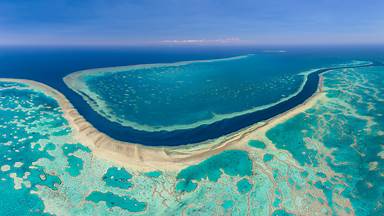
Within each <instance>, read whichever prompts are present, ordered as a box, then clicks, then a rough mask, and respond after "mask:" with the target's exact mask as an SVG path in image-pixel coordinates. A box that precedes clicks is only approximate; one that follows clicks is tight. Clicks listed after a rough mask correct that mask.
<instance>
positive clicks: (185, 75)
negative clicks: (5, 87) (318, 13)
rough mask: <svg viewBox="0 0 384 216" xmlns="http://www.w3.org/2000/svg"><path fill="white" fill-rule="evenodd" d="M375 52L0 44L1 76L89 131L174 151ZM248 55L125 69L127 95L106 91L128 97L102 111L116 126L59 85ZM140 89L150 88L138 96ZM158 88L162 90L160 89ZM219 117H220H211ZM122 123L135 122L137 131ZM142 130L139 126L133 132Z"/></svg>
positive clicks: (236, 126) (249, 119) (231, 128)
mask: <svg viewBox="0 0 384 216" xmlns="http://www.w3.org/2000/svg"><path fill="white" fill-rule="evenodd" d="M381 53H382V49H381V47H373V46H360V47H357V46H354V47H348V46H343V47H340V46H339V47H309V46H308V47H272V48H270V47H247V48H245V47H154V48H150V47H120V48H118V47H2V48H1V49H0V77H3V78H22V79H32V80H35V81H39V82H42V83H45V84H47V85H49V86H51V87H53V88H55V89H57V90H59V91H60V92H62V93H63V94H64V95H65V96H66V97H67V98H68V99H69V100H70V101H71V103H72V104H73V105H74V106H75V108H76V109H77V110H78V111H79V113H80V114H81V115H83V116H84V117H85V118H86V119H87V120H88V121H89V122H90V123H91V124H92V125H93V126H95V127H96V128H97V129H98V130H100V131H102V132H104V133H106V134H108V135H109V136H111V137H112V138H115V139H117V140H122V141H127V142H134V143H140V144H144V145H153V146H163V145H170V146H175V145H183V144H190V143H197V142H201V141H205V140H208V139H214V138H218V137H220V136H223V135H226V134H229V133H232V132H235V131H237V130H240V129H242V128H244V127H247V126H250V125H252V124H255V123H257V122H259V121H263V120H266V119H268V118H270V117H273V116H275V115H277V114H279V113H282V112H284V111H286V110H287V109H290V108H292V107H294V106H296V105H298V104H300V103H302V102H303V101H304V100H305V99H306V98H308V97H309V96H310V95H311V94H313V91H314V89H315V88H316V85H317V81H316V80H312V82H311V83H308V85H309V86H308V87H307V88H304V90H305V91H303V92H302V94H301V95H298V98H297V100H296V101H294V102H292V101H291V103H289V104H285V105H284V104H281V105H280V106H278V107H274V109H273V110H264V111H263V112H259V113H258V114H257V113H256V114H255V113H254V112H251V113H246V114H245V115H233V116H232V115H231V114H233V113H236V112H240V113H241V112H243V111H247V110H250V109H252V108H255V107H256V108H257V107H260V106H263V105H268V104H271V103H274V102H278V101H280V100H281V99H284V98H286V97H289V96H290V95H292V94H294V93H295V92H296V91H298V90H299V89H300V86H301V84H302V83H303V75H300V74H301V73H305V72H307V71H308V70H311V69H316V68H324V67H331V66H335V65H337V64H344V63H347V62H350V61H353V60H360V61H365V60H368V61H372V60H380V56H383V55H382V54H381ZM248 54H253V55H252V56H250V57H248V58H244V59H239V60H233V61H218V62H216V63H215V62H213V63H212V62H211V63H193V64H190V65H188V66H184V67H173V72H172V70H169V68H170V67H162V68H161V70H157V69H148V70H141V71H140V70H136V71H132V73H131V74H133V75H132V77H130V79H128V80H127V82H125V83H123V82H122V83H123V84H124V85H129V86H131V87H132V89H133V90H132V91H131V92H128V94H127V95H126V96H124V97H122V98H119V96H121V95H120V94H118V90H119V89H121V88H122V86H120V87H119V88H116V89H115V90H117V92H115V93H113V91H112V92H109V93H112V95H113V94H115V95H114V97H115V100H116V101H122V99H124V98H128V99H132V98H133V99H134V100H133V101H131V100H127V103H126V104H124V103H123V104H121V105H119V106H115V107H114V106H113V105H116V102H114V101H111V103H110V105H109V108H110V109H111V110H112V111H113V114H115V116H119V118H118V119H119V120H120V121H113V120H112V119H111V118H108V116H111V115H110V114H109V115H101V114H100V113H101V112H100V110H97V109H92V107H91V106H89V104H88V103H87V102H86V101H85V100H84V99H83V98H82V97H81V96H79V95H78V94H76V93H75V92H74V91H72V90H71V89H69V88H68V87H67V86H66V85H65V83H64V82H63V77H65V76H67V75H69V74H71V73H73V72H75V71H79V70H85V69H92V68H100V67H114V66H126V65H137V64H152V63H174V62H180V61H196V60H212V59H221V58H229V57H234V56H243V55H248ZM171 68H172V67H171ZM175 71H176V72H175ZM160 75H161V76H160ZM155 76H156V77H157V78H156V79H154V78H153V77H155ZM142 77H144V80H143V79H142ZM159 77H161V79H159ZM175 77H176V78H175ZM146 78H147V79H146ZM151 78H152V79H151ZM118 80H119V79H118ZM120 80H121V79H120ZM110 81H111V80H108V79H105V80H104V81H103V82H101V83H100V86H99V87H101V86H106V87H107V88H108V84H110V86H112V87H117V86H116V85H114V83H113V82H112V83H111V82H110ZM104 82H105V83H104ZM173 83H174V85H172V84H173ZM178 84H179V88H177V85H178ZM145 86H149V87H148V88H147V89H151V90H150V91H140V89H145V88H144V87H145ZM98 89H100V88H98V86H97V85H95V86H93V90H94V91H95V90H98ZM162 89H163V90H164V89H166V90H165V91H163V92H162V91H161V90H162ZM215 91H216V92H215ZM99 93H101V92H99ZM107 96H108V95H104V98H108V97H107ZM132 96H134V97H132ZM135 101H136V102H135ZM107 104H108V103H107ZM127 104H131V105H132V106H127ZM93 108H95V107H93ZM125 108H126V109H125ZM134 108H135V109H134ZM98 111H99V112H98ZM220 115H224V116H226V118H225V119H220V118H216V117H217V116H220ZM126 122H134V123H135V124H134V125H136V127H135V126H134V125H130V124H129V123H126ZM199 123H201V124H199ZM137 125H138V126H137ZM142 125H144V127H140V126H142ZM180 125H184V126H185V125H186V126H185V127H179V126H180ZM148 128H149V129H148Z"/></svg>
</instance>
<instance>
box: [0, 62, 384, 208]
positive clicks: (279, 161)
mask: <svg viewBox="0 0 384 216" xmlns="http://www.w3.org/2000/svg"><path fill="white" fill-rule="evenodd" d="M383 72H384V68H383V67H371V68H361V69H342V70H335V71H332V72H329V73H327V74H325V80H324V82H325V83H324V90H325V92H326V97H325V99H322V100H320V101H319V102H318V103H317V104H316V105H314V106H313V107H312V108H311V109H309V110H306V111H305V112H303V113H301V114H299V115H297V116H295V117H293V118H292V119H289V120H288V121H286V122H283V123H281V124H279V125H277V126H276V127H274V128H272V129H270V130H269V131H268V132H267V133H266V134H258V133H257V132H256V133H255V134H254V138H253V139H252V140H253V143H255V141H257V142H256V143H260V142H262V143H264V144H265V146H262V148H258V147H252V146H250V147H249V150H247V151H244V150H228V151H225V152H222V153H219V154H217V155H215V156H212V157H211V158H209V159H207V160H206V161H202V162H201V163H199V164H196V165H194V166H190V167H187V168H185V169H184V170H181V171H180V172H161V175H156V176H157V177H153V176H152V175H148V173H140V172H137V171H130V170H124V169H121V168H120V167H115V166H114V165H113V164H111V163H109V162H107V161H104V160H100V159H98V158H95V157H93V156H92V153H91V152H89V150H88V149H87V148H85V147H82V145H81V143H78V141H76V140H75V139H74V138H73V137H72V136H71V134H70V131H71V128H70V127H69V126H68V124H67V122H66V121H65V119H64V118H62V116H61V114H62V112H61V110H60V108H59V107H58V106H57V103H56V102H55V101H54V100H53V99H52V98H49V97H47V96H45V95H44V94H43V93H41V92H39V91H36V90H34V89H33V88H30V87H27V86H25V85H19V84H17V83H14V84H13V83H11V84H10V83H8V84H7V85H6V87H4V86H5V85H2V86H3V87H1V88H0V100H1V103H0V105H1V112H2V115H1V116H0V121H1V124H0V125H1V127H0V130H1V134H2V136H1V137H0V139H1V145H0V151H1V153H2V158H1V160H0V167H1V171H0V185H1V188H2V189H4V188H5V189H6V190H1V192H0V193H1V196H0V206H1V208H0V213H1V214H2V215H5V214H14V215H41V214H42V212H44V211H45V212H46V213H47V214H48V213H50V214H59V215H60V214H70V215H93V214H97V215H123V214H127V213H129V214H140V215H143V214H144V215H154V214H157V215H181V214H183V213H184V214H187V215H192V214H193V215H208V214H219V215H222V214H231V215H244V214H248V213H249V214H252V215H268V214H272V215H307V214H309V213H314V212H315V213H318V215H345V214H356V215H381V214H382V213H383V207H382V206H383V203H382V202H383V190H384V188H383V187H382V185H383V183H384V177H383V155H384V153H383V152H384V149H383V146H382V143H384V125H383V124H382V122H383V113H384V105H383V104H384V103H383V102H384V98H383V97H382V96H383V95H384V89H383V86H384V85H383V83H382V82H383V81H382V80H383V78H384V73H383ZM0 83H1V82H0ZM352 125H353V127H352ZM250 141H251V140H250ZM251 143H252V142H251ZM256 146H260V145H259V144H258V145H256ZM266 154H269V155H272V156H273V158H272V159H271V160H268V161H267V162H265V161H264V158H263V156H265V155H266ZM68 156H75V157H77V158H79V159H80V160H81V161H82V166H71V165H70V164H71V162H69V160H68ZM68 167H72V169H77V172H75V173H77V174H76V175H73V172H72V171H71V169H68ZM112 176H113V178H112ZM111 179H116V180H117V184H116V183H111ZM180 182H182V183H180ZM186 182H189V183H188V184H187V185H192V186H191V187H180V184H183V185H186V184H185V183H186ZM126 183H129V187H126V186H122V185H126ZM180 188H183V189H182V190H180ZM15 206H17V208H15Z"/></svg>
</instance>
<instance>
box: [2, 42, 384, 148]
mask: <svg viewBox="0 0 384 216" xmlns="http://www.w3.org/2000/svg"><path fill="white" fill-rule="evenodd" d="M266 49H271V48H269V47H251V48H244V47H238V48H233V47H222V48H215V47H194V48H188V47H181V48H180V47H179V48H173V47H162V48H96V47H87V48H84V47H72V48H70V47H67V48H59V47H58V48H53V47H3V48H1V49H0V77H4V78H24V79H32V80H36V81H39V82H43V83H45V84H48V85H50V86H51V87H53V88H55V89H57V90H59V91H60V92H62V93H63V94H64V95H65V96H66V97H67V98H68V99H69V100H70V101H71V102H72V103H73V105H74V106H75V107H76V108H77V109H78V111H79V112H80V114H82V115H83V116H84V117H85V118H86V119H87V120H88V121H89V122H91V123H92V124H93V125H94V126H95V127H96V128H97V129H99V130H100V131H102V132H104V133H106V134H108V135H109V136H111V137H113V138H115V139H118V140H122V141H129V142H136V143H141V144H145V145H154V146H157V145H170V146H174V145H181V144H187V143H195V142H199V141H204V140H207V139H212V138H216V137H219V136H222V135H224V134H228V133H231V132H234V131H236V130H239V129H241V128H244V127H246V126H249V125H251V124H253V123H255V122H257V121H260V120H265V119H267V118H269V117H272V116H274V115H276V114H278V113H281V112H284V111H285V110H287V109H289V108H292V107H294V106H295V105H297V104H299V103H301V102H302V101H304V100H305V99H306V98H308V97H309V96H310V95H311V94H312V93H313V90H314V89H315V87H316V85H317V79H318V77H317V76H315V75H316V74H313V75H311V76H314V77H313V78H311V80H312V81H311V82H308V83H307V85H306V87H305V89H304V91H303V92H302V93H301V94H300V95H298V96H297V97H296V99H295V100H293V101H289V102H287V103H283V104H280V105H279V106H276V107H273V109H271V110H264V111H260V112H258V113H252V114H248V115H244V116H240V117H237V118H233V119H229V120H223V121H220V122H216V123H214V124H212V125H208V126H200V127H198V128H195V129H191V130H178V131H173V132H144V131H138V130H135V129H132V128H129V127H122V126H121V125H119V124H117V123H113V122H111V121H109V120H107V119H105V118H104V117H102V116H100V115H99V114H97V113H96V112H95V111H93V110H92V109H91V108H90V107H89V105H88V104H87V103H86V102H85V101H84V100H83V99H82V98H81V97H80V96H78V95H77V94H76V93H74V92H73V91H72V90H70V89H69V88H68V87H67V86H66V85H65V84H64V82H63V81H62V78H63V77H64V76H66V75H68V74H69V73H71V72H74V71H78V70H82V69H88V68H97V67H110V66H120V65H131V64H143V63H162V62H164V63H165V62H177V61H186V60H199V59H214V58H224V57H231V56H237V55H244V54H249V53H258V52H261V51H262V50H266ZM278 49H284V50H287V51H288V52H287V55H289V56H290V57H291V58H298V59H300V58H301V57H302V56H307V57H308V56H311V57H313V58H328V59H335V60H340V61H344V60H380V58H381V59H382V56H384V55H383V54H384V49H383V47H374V46H370V47H283V48H282V47H279V48H278ZM300 72H301V71H300ZM316 77H317V78H316Z"/></svg>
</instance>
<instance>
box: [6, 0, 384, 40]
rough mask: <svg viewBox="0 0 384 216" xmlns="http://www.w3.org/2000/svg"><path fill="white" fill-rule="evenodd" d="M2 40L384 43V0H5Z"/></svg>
mask: <svg viewBox="0 0 384 216" xmlns="http://www.w3.org/2000/svg"><path fill="white" fill-rule="evenodd" d="M0 44H2V45H94V44H95V45H154V44H158V45H162V44H166V45H169V44H171V45H185V44H191V45H193V44H197V45H201V44H210V45H211V44H216V45H232V44H236V45H247V44H256V45H257V44H267V45H269V44H384V0H365V1H364V0H264V1H261V0H72V1H69V0H0Z"/></svg>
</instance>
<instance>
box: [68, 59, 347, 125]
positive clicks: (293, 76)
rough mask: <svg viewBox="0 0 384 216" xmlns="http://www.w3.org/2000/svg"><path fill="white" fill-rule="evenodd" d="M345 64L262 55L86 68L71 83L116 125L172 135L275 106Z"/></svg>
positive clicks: (338, 61)
mask: <svg viewBox="0 0 384 216" xmlns="http://www.w3.org/2000/svg"><path fill="white" fill-rule="evenodd" d="M345 62H346V61H341V60H337V59H332V58H330V59H327V58H325V57H321V56H320V57H319V56H317V57H312V56H300V58H298V56H296V55H287V54H286V53H273V54H268V53H258V54H253V55H247V56H239V57H234V58H227V59H219V60H207V61H195V62H187V63H174V64H154V65H142V66H128V67H121V68H105V69H96V70H87V71H83V72H80V73H79V74H78V75H79V76H78V77H76V78H75V79H74V80H72V81H68V80H67V81H66V83H67V85H69V87H71V88H72V89H73V90H75V91H76V92H77V93H79V94H81V95H82V96H83V98H84V99H85V100H87V102H88V103H89V104H91V106H92V108H93V109H95V110H96V111H97V112H98V113H99V114H101V115H102V116H104V117H105V118H107V119H109V120H111V121H114V122H117V123H119V124H121V125H123V126H130V127H133V128H135V129H138V130H146V131H156V130H168V131H171V130H175V129H187V128H194V127H197V126H200V125H202V124H211V123H213V122H216V121H219V120H222V119H225V118H231V117H234V116H238V115H241V114H242V113H243V114H244V112H251V111H252V110H254V109H260V108H262V107H263V106H266V105H270V104H273V103H276V102H278V101H280V100H282V99H285V98H288V97H289V96H291V95H293V94H295V93H296V92H297V91H299V90H300V88H301V85H302V84H303V82H304V76H303V75H300V73H302V72H306V71H307V70H310V69H314V68H319V67H326V66H331V65H333V64H336V63H345ZM266 92H268V94H265V93H266Z"/></svg>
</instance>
